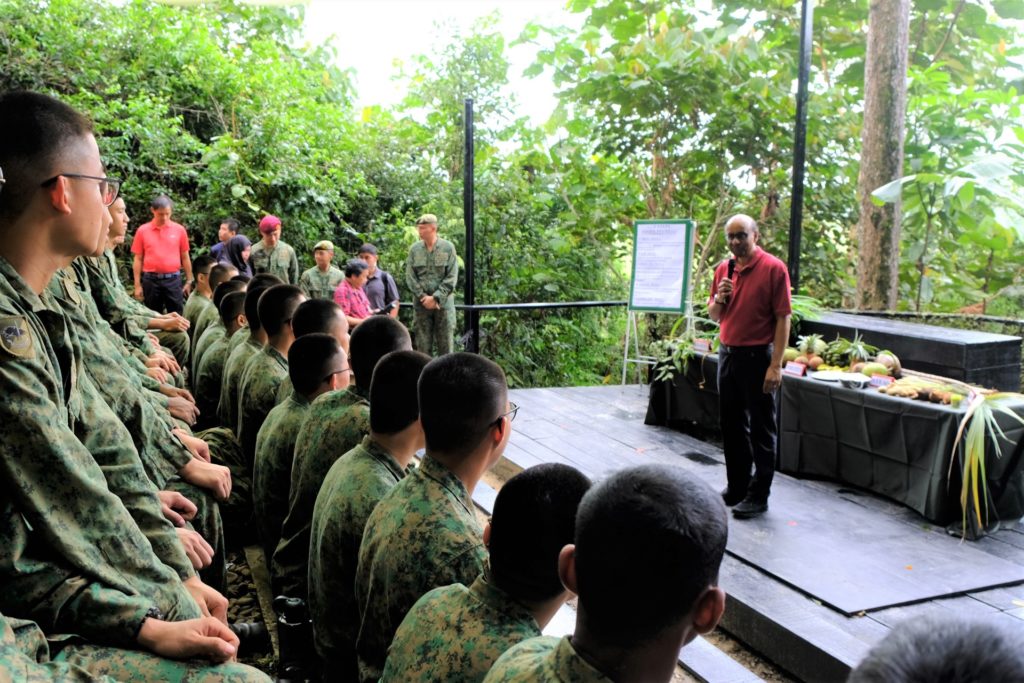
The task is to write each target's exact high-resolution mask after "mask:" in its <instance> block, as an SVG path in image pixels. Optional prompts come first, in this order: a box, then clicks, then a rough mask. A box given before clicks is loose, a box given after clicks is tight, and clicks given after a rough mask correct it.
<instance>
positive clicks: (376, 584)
mask: <svg viewBox="0 0 1024 683" xmlns="http://www.w3.org/2000/svg"><path fill="white" fill-rule="evenodd" d="M418 396H419V406H420V421H421V422H422V423H423V432H424V435H425V437H426V444H427V448H426V454H425V455H424V457H423V460H422V461H421V462H420V466H419V468H417V469H416V470H415V471H413V472H412V473H411V474H410V475H409V476H408V477H406V478H405V479H403V480H402V481H401V482H399V483H398V484H397V485H396V486H395V487H394V488H393V489H391V491H389V492H388V494H387V495H386V496H384V498H383V499H381V501H380V503H378V504H377V507H376V508H374V510H373V513H372V514H371V515H370V518H369V519H368V520H367V522H366V531H365V532H364V535H363V542H362V544H361V545H360V546H359V564H358V568H357V570H356V582H355V593H356V603H357V605H358V607H359V617H360V624H359V636H358V638H357V641H356V652H357V655H358V658H359V678H360V680H362V681H376V680H378V679H379V678H380V676H381V673H382V672H383V669H384V659H385V656H386V655H387V649H388V646H389V645H391V639H392V638H393V637H394V634H395V630H396V629H397V628H398V625H399V624H400V623H401V622H402V619H404V618H405V615H406V613H407V612H408V611H409V608H411V607H412V606H413V604H414V603H415V602H416V601H417V600H419V599H420V597H421V596H422V595H423V594H424V593H426V592H427V591H429V590H431V589H433V588H437V587H439V586H447V585H449V584H452V583H462V584H465V585H469V584H470V583H472V582H473V580H474V579H476V577H477V576H479V574H480V573H481V572H482V571H483V569H484V560H485V559H486V552H485V550H484V543H483V529H481V528H480V523H479V522H478V521H477V518H476V514H475V512H474V508H473V500H472V495H473V489H474V488H475V487H476V485H477V483H478V482H479V481H480V479H481V477H483V475H484V473H485V472H487V470H489V469H490V468H491V467H493V466H494V464H495V463H496V462H498V460H499V459H500V458H501V454H502V452H504V450H505V446H506V444H507V443H508V439H509V435H510V434H511V432H512V417H513V416H514V415H515V410H516V409H515V406H512V405H510V404H509V402H508V387H507V385H506V383H505V373H504V372H502V370H501V368H500V367H498V365H497V364H495V363H494V362H492V361H490V360H487V359H486V358H484V357H482V356H478V355H475V354H471V353H453V354H448V355H445V356H441V357H440V358H436V359H434V360H433V361H431V363H430V364H429V365H428V366H427V367H426V368H425V369H424V370H423V374H422V376H421V377H420V381H419V388H418Z"/></svg>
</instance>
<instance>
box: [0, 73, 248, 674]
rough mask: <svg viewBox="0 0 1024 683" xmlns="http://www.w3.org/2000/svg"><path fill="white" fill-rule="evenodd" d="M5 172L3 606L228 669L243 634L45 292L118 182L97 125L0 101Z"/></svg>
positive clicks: (92, 228)
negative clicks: (233, 628) (110, 173)
mask: <svg viewBox="0 0 1024 683" xmlns="http://www.w3.org/2000/svg"><path fill="white" fill-rule="evenodd" d="M0 169H3V175H4V176H6V180H7V182H6V183H5V184H4V186H3V188H2V191H0V393H2V395H3V396H4V400H3V401H0V610H2V611H3V612H4V614H5V615H7V616H9V617H18V618H21V619H32V620H33V621H36V622H37V623H39V625H40V626H41V627H42V628H43V629H44V630H45V631H48V632H50V633H51V634H59V633H74V634H76V635H77V636H79V637H81V638H85V639H88V640H89V641H91V642H92V643H95V644H97V645H102V646H108V647H123V648H141V649H143V650H148V651H150V652H153V653H156V654H157V655H161V656H166V657H170V658H180V659H188V658H193V657H207V658H209V659H212V660H214V661H225V660H227V659H229V658H231V657H233V656H234V654H235V652H236V648H237V642H238V641H237V638H235V636H234V635H233V634H231V632H230V630H229V629H228V628H227V626H226V625H225V624H223V623H222V622H221V621H220V620H218V619H217V618H214V617H203V616H202V615H203V614H204V612H205V611H209V612H213V613H214V614H215V615H216V616H219V617H220V618H221V619H223V618H224V616H225V612H226V607H227V602H226V600H224V599H223V597H222V596H220V595H219V594H217V593H216V591H211V590H210V589H209V588H208V587H206V586H204V585H203V584H202V582H201V581H199V579H198V577H196V576H195V575H194V571H193V569H192V567H191V565H190V564H189V562H188V559H187V558H186V556H185V554H184V552H183V550H182V548H181V544H180V542H179V540H178V537H177V535H176V534H175V533H174V529H173V527H171V525H170V523H169V522H168V521H167V520H165V519H164V518H163V516H162V515H161V511H160V507H159V504H158V499H157V496H156V490H155V488H154V487H153V485H152V483H151V482H149V480H148V478H147V477H146V474H145V471H144V470H143V466H142V463H141V461H140V460H139V456H138V453H137V452H136V451H135V449H134V447H133V446H132V439H131V435H129V434H127V430H126V429H125V427H124V425H123V424H121V423H120V421H118V419H117V418H116V417H115V416H114V415H113V414H112V413H111V411H110V408H109V407H108V406H107V405H106V403H105V402H104V401H103V399H102V398H101V397H100V396H99V394H98V391H97V389H96V387H95V386H94V385H93V382H92V379H91V378H90V377H89V375H88V373H85V372H82V371H81V368H82V342H81V339H80V338H79V337H78V334H77V331H76V330H75V329H74V327H73V326H72V325H71V324H70V323H69V321H68V319H67V318H66V317H65V316H64V314H63V312H62V310H61V308H60V306H59V305H58V304H57V303H56V302H55V301H54V300H53V298H52V296H51V295H50V293H49V291H48V290H47V286H48V284H49V281H50V279H51V278H52V277H53V275H54V273H55V272H56V271H57V270H58V269H59V268H61V267H63V266H67V265H68V264H70V263H71V261H72V260H73V259H74V258H76V257H78V256H82V255H85V254H88V253H90V252H92V250H93V249H95V248H96V245H97V244H98V243H99V242H100V239H101V237H102V234H103V232H104V231H105V230H106V229H107V225H108V224H109V221H110V214H109V213H108V212H107V207H108V206H109V205H110V204H111V203H112V202H113V200H114V198H115V197H116V195H117V189H118V183H117V181H115V180H112V179H109V178H106V177H105V175H104V168H103V164H102V162H101V161H100V156H99V149H98V147H97V144H96V140H95V138H94V137H93V134H92V129H91V126H90V124H89V123H88V122H87V121H86V120H85V119H84V118H82V117H81V116H80V115H79V114H77V113H76V112H75V111H73V110H72V109H70V108H69V107H67V106H66V105H63V104H61V103H60V102H58V101H56V100H54V99H52V98H49V97H46V96H43V95H37V94H34V93H22V92H12V93H6V94H4V95H0ZM133 654H137V653H132V652H128V651H126V652H125V653H124V656H125V657H126V658H131V657H132V655H133ZM147 657H148V655H147ZM135 661H141V660H135ZM192 668H194V669H197V670H198V671H196V673H195V675H196V677H197V678H198V677H201V675H202V673H201V672H202V670H203V669H204V668H206V667H203V666H199V665H193V666H192ZM244 671H247V672H251V673H252V675H247V676H246V678H249V679H251V680H266V677H265V676H262V674H257V673H256V672H253V671H252V670H248V669H245V670H244Z"/></svg>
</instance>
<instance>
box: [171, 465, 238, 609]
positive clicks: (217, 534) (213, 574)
mask: <svg viewBox="0 0 1024 683" xmlns="http://www.w3.org/2000/svg"><path fill="white" fill-rule="evenodd" d="M164 489H166V490H167V491H176V492H177V493H180V494H181V495H183V496H185V497H186V498H188V499H189V500H190V501H192V502H193V503H195V506H196V508H197V511H196V516H195V517H193V518H192V521H191V522H189V523H188V527H189V528H191V529H192V530H193V531H195V532H197V533H198V534H199V535H200V536H202V537H203V538H204V539H205V540H206V542H207V543H209V544H210V545H211V546H212V547H213V561H212V562H211V563H210V566H209V567H207V568H206V569H203V570H202V571H200V572H199V578H201V579H202V580H203V583H205V584H206V585H207V586H210V587H211V588H214V589H216V590H218V591H220V592H221V593H225V592H226V590H227V569H226V566H225V563H226V557H225V554H224V522H223V521H222V520H221V518H220V508H219V507H218V506H217V501H215V500H214V499H213V496H212V495H210V494H209V492H207V491H205V490H203V489H200V488H198V487H196V486H193V485H192V484H189V483H188V482H185V481H182V480H181V479H179V478H178V477H173V478H172V479H170V480H168V481H167V484H166V485H165V486H164Z"/></svg>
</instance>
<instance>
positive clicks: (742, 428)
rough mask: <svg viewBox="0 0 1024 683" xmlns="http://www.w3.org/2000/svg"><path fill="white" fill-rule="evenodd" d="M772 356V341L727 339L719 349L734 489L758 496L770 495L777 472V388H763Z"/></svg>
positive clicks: (728, 464)
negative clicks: (734, 342) (728, 342)
mask: <svg viewBox="0 0 1024 683" xmlns="http://www.w3.org/2000/svg"><path fill="white" fill-rule="evenodd" d="M771 357H772V345H771V344H766V345H763V346H730V347H726V345H725V344H722V345H721V346H720V348H719V350H718V398H719V408H720V414H721V415H720V418H719V424H720V425H721V427H722V442H723V445H722V447H723V450H724V451H725V468H726V476H727V478H728V482H729V491H730V492H733V493H734V494H736V495H740V494H744V493H745V494H747V495H748V496H749V497H750V498H753V499H754V500H757V501H767V500H768V494H769V492H770V490H771V486H772V477H773V476H774V475H775V442H776V434H777V428H776V423H775V394H774V393H772V394H766V393H764V389H763V387H764V376H765V373H766V372H767V371H768V365H769V363H770V362H771ZM751 465H753V468H754V475H753V478H751V475H750V468H751Z"/></svg>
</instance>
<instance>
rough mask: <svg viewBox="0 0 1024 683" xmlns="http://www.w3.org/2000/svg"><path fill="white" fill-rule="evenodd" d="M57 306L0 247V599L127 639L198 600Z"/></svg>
mask: <svg viewBox="0 0 1024 683" xmlns="http://www.w3.org/2000/svg"><path fill="white" fill-rule="evenodd" d="M59 311H60V308H59V305H58V304H57V303H56V302H55V301H54V300H53V298H52V296H50V294H49V293H48V292H46V291H44V292H43V293H42V295H37V294H36V293H35V292H33V291H32V290H31V289H30V288H29V287H28V285H26V284H25V282H24V280H22V279H21V277H20V276H19V275H18V273H17V272H16V271H15V270H14V268H13V267H11V265H10V264H9V263H8V262H7V261H6V260H5V259H3V258H0V393H2V395H3V397H4V400H3V401H0V610H2V611H3V612H4V613H5V614H8V615H11V616H18V617H21V618H28V619H32V620H33V621H36V622H37V623H39V624H40V626H41V627H42V628H43V629H45V630H47V631H51V632H65V633H77V634H79V635H81V636H83V637H86V638H89V639H90V640H92V641H93V642H97V643H101V644H104V645H114V646H128V647H131V646H134V643H135V637H136V634H137V632H138V628H139V626H140V624H141V623H142V620H143V618H144V617H145V616H146V613H147V611H148V610H150V609H152V608H157V609H159V610H160V611H161V612H162V613H163V614H164V615H165V617H166V618H168V619H171V620H179V619H192V618H196V617H198V616H199V609H198V607H197V606H196V604H195V601H194V600H193V599H192V596H191V595H190V594H189V593H188V591H187V590H186V589H185V587H184V586H183V585H182V583H181V581H180V580H179V575H178V573H177V572H176V571H175V570H173V569H171V567H169V566H167V565H165V564H164V563H163V562H162V561H161V560H160V559H159V558H158V557H157V554H156V553H155V552H154V551H155V550H156V548H157V547H159V548H160V551H167V550H171V551H173V550H175V549H176V551H177V553H180V556H178V557H177V559H176V560H175V561H174V564H175V566H176V567H177V566H178V565H179V564H180V563H181V561H182V560H183V561H184V562H185V563H187V562H188V560H187V558H185V557H184V552H183V551H182V550H181V546H180V543H178V542H177V538H176V534H175V532H174V529H173V528H172V527H171V526H170V524H169V523H168V522H167V521H166V520H164V519H163V517H162V515H161V514H160V508H159V505H158V503H157V500H156V496H155V489H154V488H153V485H152V483H151V482H150V481H149V480H148V478H147V477H146V475H145V472H144V471H143V469H142V464H141V462H139V459H138V454H137V453H136V452H135V451H134V448H132V447H131V443H132V442H131V436H130V435H128V434H127V433H125V429H124V426H123V425H121V424H120V422H119V421H118V420H117V418H116V417H115V416H114V415H113V414H112V413H111V412H110V409H109V408H108V407H107V405H106V403H105V402H103V400H102V399H100V398H99V396H98V395H97V394H96V390H95V387H94V386H93V385H92V382H91V381H90V380H89V378H88V375H86V374H84V373H82V372H81V350H80V347H79V346H78V342H77V338H76V336H75V332H74V330H73V329H72V328H71V327H70V325H69V324H68V321H67V320H66V318H65V317H64V316H63V315H62V314H61V313H60V312H59ZM108 430H109V431H108ZM90 447H91V450H90ZM143 529H145V530H146V531H148V532H150V533H149V534H147V533H145V532H144V531H143ZM172 536H173V537H175V538H174V543H173V544H172V543H171V542H170V539H171V537H172ZM160 551H157V552H160ZM168 559H170V558H168ZM188 569H189V571H191V566H189V568H188Z"/></svg>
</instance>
